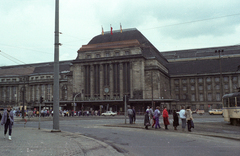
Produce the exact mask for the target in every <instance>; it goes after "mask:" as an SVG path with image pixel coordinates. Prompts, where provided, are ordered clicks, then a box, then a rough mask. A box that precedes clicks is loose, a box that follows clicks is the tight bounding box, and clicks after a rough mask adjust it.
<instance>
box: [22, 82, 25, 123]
mask: <svg viewBox="0 0 240 156" xmlns="http://www.w3.org/2000/svg"><path fill="white" fill-rule="evenodd" d="M24 81H25V80H24ZM21 91H22V101H23V107H22V118H23V119H24V114H25V111H24V107H25V85H24V86H23V87H22V89H21Z"/></svg>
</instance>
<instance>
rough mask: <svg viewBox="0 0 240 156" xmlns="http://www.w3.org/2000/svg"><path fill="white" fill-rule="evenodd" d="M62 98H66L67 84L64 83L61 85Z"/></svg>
mask: <svg viewBox="0 0 240 156" xmlns="http://www.w3.org/2000/svg"><path fill="white" fill-rule="evenodd" d="M62 99H63V100H67V86H66V85H64V86H63V87H62Z"/></svg>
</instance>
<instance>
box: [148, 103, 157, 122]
mask: <svg viewBox="0 0 240 156" xmlns="http://www.w3.org/2000/svg"><path fill="white" fill-rule="evenodd" d="M153 116H154V113H153V110H152V107H150V108H149V117H150V123H151V124H152V125H153V126H154V124H153V123H155V122H156V121H154V120H153ZM153 126H152V127H153Z"/></svg>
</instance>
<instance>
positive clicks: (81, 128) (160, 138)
mask: <svg viewBox="0 0 240 156" xmlns="http://www.w3.org/2000/svg"><path fill="white" fill-rule="evenodd" d="M194 119H195V120H194V122H195V124H196V126H197V125H202V129H205V128H204V127H205V126H206V129H214V127H212V128H209V126H211V125H213V126H214V123H218V126H219V125H220V128H221V127H223V128H224V127H225V128H227V129H229V130H230V131H231V129H232V128H231V127H230V125H229V124H227V123H225V122H223V119H222V118H221V117H219V116H209V115H203V116H196V115H194ZM170 120H171V119H170ZM122 123H124V117H122V116H120V117H84V118H83V117H81V118H64V119H62V118H61V121H60V128H61V130H63V131H68V132H72V133H79V134H82V135H85V136H88V137H92V138H94V139H97V140H100V141H103V142H104V143H107V144H109V145H111V146H112V147H114V148H115V149H116V150H117V151H119V152H121V153H122V154H124V155H183V156H185V155H216V156H221V155H240V150H239V147H240V142H239V140H232V139H225V138H218V137H209V136H202V135H195V134H192V133H188V132H184V133H179V132H178V133H176V132H174V131H173V130H170V131H166V130H163V129H160V130H152V129H151V130H145V129H142V128H124V127H114V126H113V127H106V126H103V125H120V124H122ZM141 123H143V117H138V120H137V124H141ZM22 125H23V123H21V122H19V123H18V124H16V126H22ZM27 127H38V122H34V121H32V122H28V123H27ZM41 127H42V128H46V129H52V121H42V122H41ZM229 127H230V128H229ZM235 128H236V127H235ZM217 129H219V128H217ZM217 129H215V130H217ZM194 131H195V130H194ZM213 132H214V131H213ZM225 132H226V131H225ZM231 132H232V131H231ZM234 132H236V133H237V132H239V131H238V128H237V129H236V130H234ZM218 133H219V132H218ZM221 133H222V132H221ZM227 133H228V132H226V134H227ZM235 135H237V134H235Z"/></svg>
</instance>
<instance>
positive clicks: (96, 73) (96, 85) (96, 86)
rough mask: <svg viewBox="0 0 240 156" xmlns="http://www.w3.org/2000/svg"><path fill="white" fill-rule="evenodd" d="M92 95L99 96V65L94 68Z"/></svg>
mask: <svg viewBox="0 0 240 156" xmlns="http://www.w3.org/2000/svg"><path fill="white" fill-rule="evenodd" d="M94 93H95V94H98V96H100V66H99V65H95V66H94ZM96 96H97V95H96Z"/></svg>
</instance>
